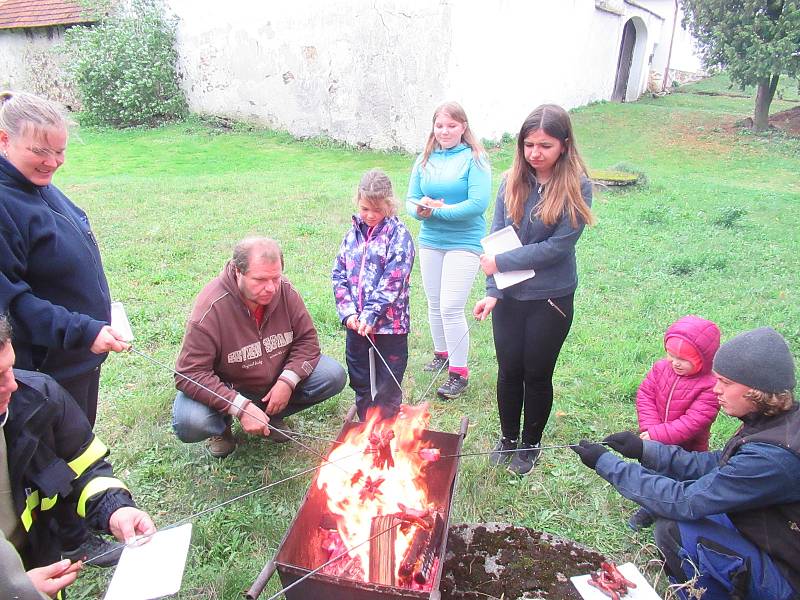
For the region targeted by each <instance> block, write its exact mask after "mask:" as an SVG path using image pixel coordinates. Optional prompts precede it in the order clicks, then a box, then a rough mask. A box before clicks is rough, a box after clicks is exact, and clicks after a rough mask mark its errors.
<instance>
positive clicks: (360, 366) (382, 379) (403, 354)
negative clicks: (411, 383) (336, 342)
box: [345, 329, 408, 421]
mask: <svg viewBox="0 0 800 600" xmlns="http://www.w3.org/2000/svg"><path fill="white" fill-rule="evenodd" d="M370 339H372V340H373V343H374V344H375V347H376V348H377V349H378V351H379V352H380V354H381V356H383V358H384V359H385V360H386V362H387V363H388V364H389V368H390V369H391V373H389V371H388V370H387V369H386V365H384V364H383V361H382V360H381V358H380V356H378V353H377V352H376V353H375V383H376V388H377V393H376V394H375V397H374V398H373V397H372V392H371V390H370V384H369V349H370V348H371V347H372V345H371V344H370V343H369V340H368V339H367V338H365V337H364V336H363V335H358V334H357V333H356V332H355V331H353V330H352V329H348V330H347V342H346V344H345V354H346V356H347V372H348V375H349V376H350V387H351V388H353V391H354V392H355V393H356V409H357V412H358V418H359V419H361V420H362V421H363V420H364V418H365V417H366V414H367V409H368V408H370V407H372V406H379V407H380V408H381V411H382V412H383V416H384V417H392V416H394V415H396V414H397V411H399V410H400V404H401V403H402V401H403V391H402V390H401V389H400V388H399V387H398V385H397V384H398V383H400V384H402V383H403V375H404V374H405V372H406V365H407V364H408V335H407V334H385V335H374V336H372V337H371V338H370ZM392 374H393V375H394V377H392ZM395 379H396V380H397V381H395Z"/></svg>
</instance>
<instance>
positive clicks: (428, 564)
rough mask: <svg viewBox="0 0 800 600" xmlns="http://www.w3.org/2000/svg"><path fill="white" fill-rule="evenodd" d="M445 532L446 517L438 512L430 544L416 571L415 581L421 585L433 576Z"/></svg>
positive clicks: (435, 514)
mask: <svg viewBox="0 0 800 600" xmlns="http://www.w3.org/2000/svg"><path fill="white" fill-rule="evenodd" d="M443 534H444V519H442V515H441V514H439V513H438V512H437V513H434V523H433V530H432V531H431V534H430V538H429V540H428V545H427V546H426V547H425V550H424V551H423V553H422V556H421V557H420V560H419V568H418V569H417V570H416V571H415V572H414V581H416V582H417V583H418V584H420V585H425V583H427V581H428V578H429V577H430V576H431V569H432V568H433V563H434V561H435V560H436V551H437V549H438V546H439V543H440V541H441V539H442V535H443Z"/></svg>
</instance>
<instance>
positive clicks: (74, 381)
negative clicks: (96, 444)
mask: <svg viewBox="0 0 800 600" xmlns="http://www.w3.org/2000/svg"><path fill="white" fill-rule="evenodd" d="M58 383H59V384H61V387H63V388H64V389H65V390H67V391H68V392H69V395H70V396H72V397H73V398H74V399H75V402H77V404H78V406H79V407H80V409H81V410H82V411H83V414H85V415H86V418H87V419H89V424H90V425H91V426H92V427H94V422H95V421H96V420H97V397H98V395H99V392H100V367H95V368H94V369H92V370H91V371H89V372H88V373H83V374H82V375H78V376H76V377H72V378H71V379H64V380H63V381H59V382H58Z"/></svg>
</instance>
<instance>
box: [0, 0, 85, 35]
mask: <svg viewBox="0 0 800 600" xmlns="http://www.w3.org/2000/svg"><path fill="white" fill-rule="evenodd" d="M83 13H84V14H83V15H82V14H81V4H80V1H79V0H0V29H14V28H17V27H49V26H51V25H73V24H75V23H90V22H93V21H96V20H97V19H96V18H92V17H91V16H89V12H88V11H86V10H84V11H83Z"/></svg>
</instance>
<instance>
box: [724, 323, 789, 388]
mask: <svg viewBox="0 0 800 600" xmlns="http://www.w3.org/2000/svg"><path fill="white" fill-rule="evenodd" d="M714 371H715V372H716V373H717V374H719V375H722V376H723V377H725V378H726V379H730V380H731V381H735V382H736V383H741V384H743V385H746V386H748V387H751V388H753V389H756V390H761V391H762V392H768V393H771V394H775V393H779V392H785V391H787V390H793V389H794V386H795V384H796V380H795V376H794V359H793V358H792V352H791V350H789V345H788V344H787V343H786V340H785V339H783V336H781V334H780V333H778V332H777V331H775V330H774V329H772V328H771V327H759V328H758V329H753V330H752V331H745V332H744V333H740V334H739V335H737V336H736V337H734V338H732V339H730V340H728V341H727V342H725V343H724V344H722V345H721V346H720V347H719V350H717V353H716V355H715V356H714Z"/></svg>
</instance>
